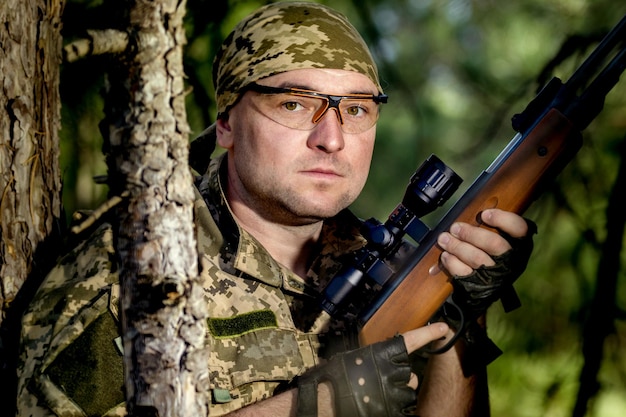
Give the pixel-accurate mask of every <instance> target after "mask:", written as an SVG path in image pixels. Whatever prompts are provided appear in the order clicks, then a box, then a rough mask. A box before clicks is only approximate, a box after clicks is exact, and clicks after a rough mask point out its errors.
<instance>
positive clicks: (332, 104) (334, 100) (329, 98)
mask: <svg viewBox="0 0 626 417" xmlns="http://www.w3.org/2000/svg"><path fill="white" fill-rule="evenodd" d="M246 91H252V92H255V93H259V94H265V95H273V94H292V95H295V96H300V97H313V98H321V99H325V101H326V106H325V107H324V108H323V110H322V111H321V112H320V111H317V113H319V115H318V116H316V115H315V114H314V115H313V119H312V120H311V122H313V124H314V125H315V124H317V123H318V122H319V121H320V120H322V118H323V117H324V115H325V114H326V113H327V112H328V110H329V109H330V108H334V109H336V113H337V116H338V118H339V123H340V124H341V125H342V126H343V124H344V123H343V117H342V116H341V111H340V109H339V104H340V103H341V100H343V99H346V100H372V101H373V102H374V103H376V104H384V103H387V100H388V98H389V96H388V95H387V94H379V95H374V94H360V93H356V94H347V95H337V94H326V93H321V92H318V91H314V90H307V89H304V88H290V87H272V86H269V85H262V84H257V83H255V82H252V83H250V84H248V85H246V86H245V87H244V88H243V90H242V93H245V92H246ZM317 113H316V114H317ZM272 120H273V119H272ZM376 120H378V117H377V118H376ZM276 123H279V122H276ZM279 124H280V123H279ZM375 124H376V122H374V124H372V126H374V125H375ZM372 126H370V127H372ZM296 129H297V128H296ZM311 129H312V128H311ZM368 129H369V128H368ZM299 130H310V129H299ZM366 130H367V129H366Z"/></svg>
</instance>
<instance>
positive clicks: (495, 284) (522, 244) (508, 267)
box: [452, 219, 537, 318]
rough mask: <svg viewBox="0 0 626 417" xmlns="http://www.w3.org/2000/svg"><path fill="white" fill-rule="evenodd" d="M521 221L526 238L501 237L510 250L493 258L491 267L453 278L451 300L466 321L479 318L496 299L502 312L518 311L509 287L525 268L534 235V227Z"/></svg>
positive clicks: (515, 295) (513, 294)
mask: <svg viewBox="0 0 626 417" xmlns="http://www.w3.org/2000/svg"><path fill="white" fill-rule="evenodd" d="M524 220H526V223H527V224H528V233H526V236H524V237H521V238H513V237H511V236H509V235H507V234H506V233H501V235H502V236H503V237H504V238H505V239H506V240H507V241H508V242H509V244H510V245H511V249H510V250H508V251H507V252H505V253H504V254H502V255H500V256H494V257H493V260H494V262H495V265H492V266H482V267H480V268H478V269H475V270H474V272H472V273H471V274H470V275H466V276H462V277H454V279H453V280H452V286H453V288H454V292H453V294H452V298H453V300H454V302H455V303H456V304H457V305H458V306H459V307H460V308H461V309H462V310H463V311H464V313H466V314H467V315H469V316H470V317H473V318H478V317H480V316H481V315H483V314H484V313H485V311H487V308H488V307H489V306H490V305H491V304H493V302H494V301H496V300H498V299H502V302H503V305H504V308H505V310H506V311H511V310H513V309H515V308H517V307H519V299H518V298H517V294H516V293H515V290H514V288H513V283H514V282H515V281H516V280H517V278H519V277H520V275H522V273H523V272H524V270H525V269H526V266H527V265H528V260H529V259H530V254H531V252H532V250H533V239H532V238H533V235H534V234H535V233H537V225H536V224H535V223H534V222H533V221H531V220H528V219H524Z"/></svg>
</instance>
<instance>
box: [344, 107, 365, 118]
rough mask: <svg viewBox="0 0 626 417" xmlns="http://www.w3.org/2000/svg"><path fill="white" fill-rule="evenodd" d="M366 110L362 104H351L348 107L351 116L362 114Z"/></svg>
mask: <svg viewBox="0 0 626 417" xmlns="http://www.w3.org/2000/svg"><path fill="white" fill-rule="evenodd" d="M365 111H366V110H365V109H364V108H363V107H360V106H350V107H348V108H347V109H346V113H347V114H349V115H350V116H362V115H363V113H364V112H365Z"/></svg>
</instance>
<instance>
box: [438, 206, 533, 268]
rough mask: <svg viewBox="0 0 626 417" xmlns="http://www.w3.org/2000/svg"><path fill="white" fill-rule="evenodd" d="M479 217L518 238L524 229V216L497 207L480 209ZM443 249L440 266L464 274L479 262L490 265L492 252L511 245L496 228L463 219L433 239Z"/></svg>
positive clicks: (526, 227) (508, 248)
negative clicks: (473, 223)
mask: <svg viewBox="0 0 626 417" xmlns="http://www.w3.org/2000/svg"><path fill="white" fill-rule="evenodd" d="M481 220H482V221H483V222H484V223H485V224H486V225H488V226H491V227H493V228H495V229H498V230H500V231H501V232H504V233H506V234H507V235H509V236H510V237H512V238H522V237H524V236H526V235H527V233H528V224H527V222H526V220H525V219H524V218H523V217H521V216H519V215H518V214H515V213H511V212H508V211H503V210H500V209H489V210H485V211H483V212H482V213H481ZM437 243H438V244H439V246H440V247H441V248H442V249H443V250H444V252H443V253H442V254H441V263H442V265H443V267H444V268H445V269H446V270H447V271H448V272H449V273H450V274H451V275H453V276H459V277H462V276H465V275H469V274H471V273H472V272H473V270H474V269H477V268H479V267H481V266H493V265H495V261H494V260H493V258H492V257H493V256H499V255H502V254H504V253H505V252H507V251H509V250H511V249H512V246H511V244H510V243H509V241H508V240H507V239H505V238H504V237H503V236H502V235H501V234H499V233H498V232H496V231H492V230H488V229H485V228H484V227H478V226H473V225H470V224H467V223H454V224H453V225H452V226H451V227H450V231H449V232H445V233H442V234H441V235H439V238H438V240H437Z"/></svg>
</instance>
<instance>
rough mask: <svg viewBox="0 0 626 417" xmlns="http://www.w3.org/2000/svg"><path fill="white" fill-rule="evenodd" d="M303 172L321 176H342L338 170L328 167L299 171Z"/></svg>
mask: <svg viewBox="0 0 626 417" xmlns="http://www.w3.org/2000/svg"><path fill="white" fill-rule="evenodd" d="M301 172H302V173H303V174H306V175H312V176H317V177H322V178H332V177H335V178H337V177H343V175H342V174H340V173H339V172H338V171H336V170H334V169H329V168H309V169H306V170H303V171H301Z"/></svg>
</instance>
